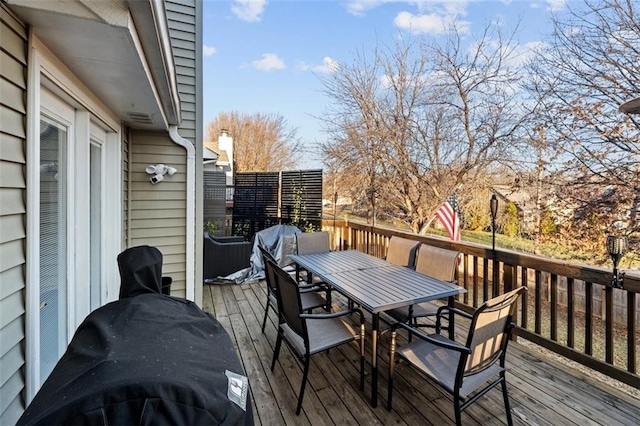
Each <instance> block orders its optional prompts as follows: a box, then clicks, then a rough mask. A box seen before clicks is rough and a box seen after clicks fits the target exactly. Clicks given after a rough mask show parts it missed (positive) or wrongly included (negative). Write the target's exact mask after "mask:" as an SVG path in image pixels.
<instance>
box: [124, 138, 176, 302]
mask: <svg viewBox="0 0 640 426" xmlns="http://www.w3.org/2000/svg"><path fill="white" fill-rule="evenodd" d="M129 142H130V143H129V156H130V157H129V158H130V161H129V167H130V168H131V172H130V176H131V181H130V182H129V185H130V194H131V201H130V209H129V214H130V218H129V223H130V226H131V227H130V229H129V238H130V239H131V245H130V246H131V247H134V246H139V245H150V246H154V247H157V248H158V249H159V250H160V251H161V252H162V256H163V265H162V274H163V275H164V276H170V277H172V278H173V283H172V285H171V294H172V295H175V296H179V297H185V296H186V291H185V290H186V282H185V280H186V272H185V269H186V255H185V246H186V236H185V234H186V217H185V213H186V206H187V200H186V178H187V174H186V168H187V161H186V156H185V151H184V148H182V147H180V146H178V145H176V144H175V143H174V142H173V141H172V140H171V139H170V138H169V136H168V135H167V134H166V133H162V132H147V131H141V130H132V131H131V139H130V141H129ZM158 163H163V164H166V165H167V166H171V167H175V168H176V169H177V170H178V171H177V172H176V173H175V174H174V175H173V176H169V175H165V176H164V180H163V181H162V182H160V183H158V184H156V185H153V184H151V182H149V178H150V177H151V176H150V175H148V174H147V173H146V172H145V168H146V167H147V166H148V165H150V164H158Z"/></svg>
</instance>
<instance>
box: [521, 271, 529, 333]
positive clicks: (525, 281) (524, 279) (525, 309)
mask: <svg viewBox="0 0 640 426" xmlns="http://www.w3.org/2000/svg"><path fill="white" fill-rule="evenodd" d="M520 270H521V273H522V275H521V276H520V284H521V285H522V286H523V287H527V291H526V292H525V293H524V294H523V295H522V297H521V299H522V323H521V324H520V325H521V326H522V327H524V328H528V327H529V326H528V321H529V315H528V313H529V290H528V288H529V270H528V269H527V268H521V269H520Z"/></svg>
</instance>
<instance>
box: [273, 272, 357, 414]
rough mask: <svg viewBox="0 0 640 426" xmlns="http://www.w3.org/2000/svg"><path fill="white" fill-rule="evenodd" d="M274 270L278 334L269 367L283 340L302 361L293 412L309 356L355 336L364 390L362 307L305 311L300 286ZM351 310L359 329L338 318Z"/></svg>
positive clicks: (302, 388)
mask: <svg viewBox="0 0 640 426" xmlns="http://www.w3.org/2000/svg"><path fill="white" fill-rule="evenodd" d="M275 272H276V273H275V277H276V280H275V281H276V287H277V289H278V292H277V296H278V311H279V313H280V315H279V316H280V326H279V327H278V338H277V340H276V346H275V349H274V352H273V360H272V361H271V371H273V369H274V368H275V365H276V361H277V360H278V355H279V354H280V347H281V345H282V341H283V340H284V341H285V342H286V343H287V345H288V346H289V347H290V348H291V350H292V352H293V353H294V354H295V355H296V356H297V357H298V358H299V359H300V360H301V361H302V362H303V364H304V371H303V374H302V384H301V386H300V394H299V395H298V406H297V408H296V415H299V414H300V410H301V408H302V399H303V398H304V390H305V386H306V383H307V376H308V374H309V364H310V362H311V356H312V355H315V354H317V353H319V352H322V351H326V350H328V349H331V348H334V347H336V346H339V345H342V344H344V343H348V342H352V341H354V340H357V339H358V338H359V339H360V389H361V390H364V332H365V329H364V316H363V315H362V311H360V310H359V309H349V310H344V311H340V312H332V313H322V314H305V313H303V312H304V307H303V305H302V299H301V296H302V293H301V292H300V287H299V286H298V285H297V283H296V282H295V280H293V279H292V278H291V276H289V274H287V273H286V272H285V271H283V270H282V269H280V268H278V269H276V270H275ZM354 313H355V314H357V315H358V316H359V319H360V331H359V333H358V332H355V331H354V330H353V329H352V328H351V327H350V326H348V325H347V324H346V323H344V322H343V321H341V320H340V317H343V316H345V315H350V314H354Z"/></svg>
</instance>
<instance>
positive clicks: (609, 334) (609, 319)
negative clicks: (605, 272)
mask: <svg viewBox="0 0 640 426" xmlns="http://www.w3.org/2000/svg"><path fill="white" fill-rule="evenodd" d="M604 296H605V319H604V324H605V325H604V328H605V332H604V334H605V338H604V341H605V349H604V351H605V361H607V362H608V363H609V364H613V287H609V286H606V287H605V288H604Z"/></svg>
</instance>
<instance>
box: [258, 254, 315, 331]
mask: <svg viewBox="0 0 640 426" xmlns="http://www.w3.org/2000/svg"><path fill="white" fill-rule="evenodd" d="M258 248H259V249H260V252H261V253H262V259H263V262H264V268H265V280H266V282H267V303H266V305H265V307H264V319H263V320H262V332H263V333H264V328H265V326H266V325H267V317H268V315H269V308H271V309H273V310H274V312H275V313H278V297H277V292H278V289H277V287H276V278H275V271H276V268H277V269H281V270H282V268H280V267H279V266H278V264H277V262H276V260H275V259H274V258H273V256H272V255H271V253H269V251H268V250H267V249H265V248H264V247H262V246H258ZM283 271H284V270H283ZM289 276H291V275H289ZM292 279H293V277H292ZM321 291H325V292H326V289H323V288H319V287H318V286H315V285H304V286H300V299H301V301H302V309H303V310H304V311H307V312H311V310H312V309H313V308H319V307H326V305H327V300H326V298H324V297H322V296H321V295H320V294H319V292H321Z"/></svg>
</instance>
